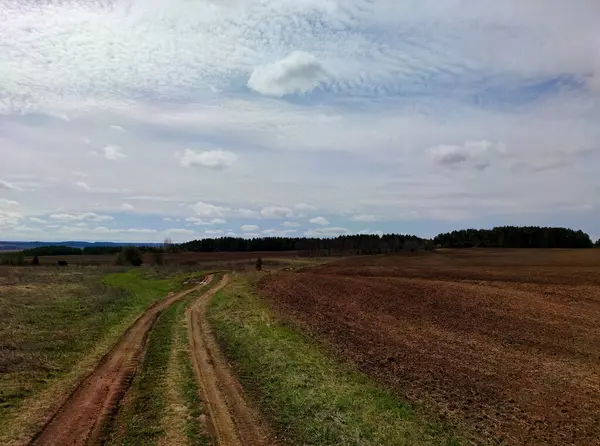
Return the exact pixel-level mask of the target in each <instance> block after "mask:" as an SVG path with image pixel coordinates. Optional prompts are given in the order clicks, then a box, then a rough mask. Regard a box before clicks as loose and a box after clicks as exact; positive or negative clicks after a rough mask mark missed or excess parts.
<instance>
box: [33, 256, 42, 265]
mask: <svg viewBox="0 0 600 446" xmlns="http://www.w3.org/2000/svg"><path fill="white" fill-rule="evenodd" d="M31 264H32V265H39V264H40V259H39V257H38V256H35V257H34V258H33V259H32V260H31Z"/></svg>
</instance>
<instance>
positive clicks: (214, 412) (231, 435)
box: [187, 275, 273, 446]
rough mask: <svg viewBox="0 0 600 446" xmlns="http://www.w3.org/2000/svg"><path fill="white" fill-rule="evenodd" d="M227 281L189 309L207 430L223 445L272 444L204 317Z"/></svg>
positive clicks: (224, 280)
mask: <svg viewBox="0 0 600 446" xmlns="http://www.w3.org/2000/svg"><path fill="white" fill-rule="evenodd" d="M227 281H228V276H227V275H224V276H223V279H222V280H221V282H220V283H219V285H218V286H216V287H215V288H213V289H212V290H210V291H209V292H207V293H205V294H203V295H202V296H200V297H199V298H198V300H197V301H196V302H195V303H194V304H193V305H192V306H191V307H190V308H189V309H188V312H187V319H188V329H189V330H190V333H189V339H190V346H191V350H192V362H193V365H194V372H195V374H196V379H197V381H198V383H199V386H200V389H201V392H202V397H203V400H204V401H205V402H206V405H207V406H208V411H209V416H210V420H209V423H208V424H209V426H208V429H209V432H210V433H211V434H212V435H213V437H214V438H215V440H216V441H217V443H218V445H220V446H244V445H253V446H261V445H268V444H273V443H272V442H270V441H269V440H268V439H267V436H266V435H265V433H264V432H263V431H262V429H261V428H260V425H259V424H258V423H257V420H256V417H255V416H254V414H253V413H252V411H251V410H250V408H249V407H248V405H247V404H246V402H245V399H244V396H243V392H242V388H241V386H240V384H239V383H238V382H237V381H236V380H235V378H233V376H232V374H231V372H230V371H229V367H228V366H227V364H226V362H225V361H224V359H223V358H222V356H221V354H220V351H219V347H218V345H217V342H216V340H215V337H214V335H213V333H212V331H211V329H210V326H209V325H208V323H207V321H206V318H205V313H206V309H207V307H208V304H209V302H210V297H211V296H212V295H214V294H215V293H216V292H217V291H218V290H220V289H221V288H223V287H224V286H225V285H226V284H227Z"/></svg>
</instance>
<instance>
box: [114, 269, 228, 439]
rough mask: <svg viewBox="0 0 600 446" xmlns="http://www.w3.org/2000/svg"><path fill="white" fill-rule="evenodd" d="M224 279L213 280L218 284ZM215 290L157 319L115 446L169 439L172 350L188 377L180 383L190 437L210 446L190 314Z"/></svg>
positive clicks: (127, 399) (116, 430)
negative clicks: (195, 304)
mask: <svg viewBox="0 0 600 446" xmlns="http://www.w3.org/2000/svg"><path fill="white" fill-rule="evenodd" d="M215 283H218V280H217V279H216V278H215V279H213V284H215ZM209 288H210V286H209V287H203V288H201V289H200V290H198V291H196V292H194V293H192V294H190V295H189V296H187V297H186V298H184V299H182V300H181V301H179V302H176V303H175V304H173V305H172V306H171V307H170V308H168V309H167V310H165V311H164V312H163V313H162V314H161V315H160V316H159V318H158V319H157V321H156V323H155V324H154V327H153V328H152V330H151V332H150V334H149V336H148V343H147V348H146V353H145V355H144V360H143V362H142V366H141V369H140V371H139V372H138V373H137V375H136V376H135V378H134V380H133V382H132V385H131V388H130V389H129V391H128V393H127V395H126V396H125V399H124V401H123V403H122V406H121V410H120V412H119V414H118V416H117V419H116V420H115V423H114V424H113V426H112V432H111V433H110V434H109V440H108V443H109V444H113V445H116V444H120V445H140V446H141V445H144V446H145V445H156V444H158V443H160V441H161V440H163V443H164V437H165V435H166V430H165V425H164V419H165V414H166V411H167V410H168V409H169V407H168V401H167V393H168V389H167V387H168V385H169V383H167V376H168V373H167V369H168V367H169V361H170V358H171V354H172V350H173V349H177V350H178V352H177V361H178V362H179V364H178V365H179V366H180V367H182V370H183V374H182V376H181V377H179V379H180V381H179V382H178V383H176V386H177V389H178V392H179V395H180V398H181V400H182V401H183V402H184V404H185V408H186V413H185V414H183V416H184V417H185V435H186V439H187V443H188V444H190V445H202V446H204V445H210V444H211V439H210V437H209V436H208V435H207V433H206V431H205V429H204V425H203V423H202V420H201V415H202V414H203V413H204V404H203V403H202V401H201V399H200V397H199V394H198V387H197V384H196V379H195V376H194V371H193V368H192V364H191V359H190V356H189V344H188V337H187V326H186V324H185V311H186V309H187V308H188V306H189V305H190V304H191V303H192V302H193V301H194V300H195V299H196V298H197V297H198V295H199V294H202V293H205V292H206V291H207V290H208V289H209Z"/></svg>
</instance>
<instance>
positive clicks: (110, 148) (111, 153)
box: [102, 144, 127, 161]
mask: <svg viewBox="0 0 600 446" xmlns="http://www.w3.org/2000/svg"><path fill="white" fill-rule="evenodd" d="M102 156H103V157H104V158H106V159H107V160H109V161H117V160H120V159H123V158H127V155H125V154H124V153H123V152H122V151H121V148H120V147H119V146H117V145H114V144H109V145H107V146H106V147H103V148H102Z"/></svg>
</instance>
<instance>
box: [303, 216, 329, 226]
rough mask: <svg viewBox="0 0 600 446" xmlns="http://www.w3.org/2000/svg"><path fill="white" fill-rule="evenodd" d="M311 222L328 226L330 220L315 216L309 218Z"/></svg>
mask: <svg viewBox="0 0 600 446" xmlns="http://www.w3.org/2000/svg"><path fill="white" fill-rule="evenodd" d="M308 221H309V223H313V224H315V225H321V226H327V225H329V220H327V219H326V218H324V217H315V218H311V219H310V220H308Z"/></svg>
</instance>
